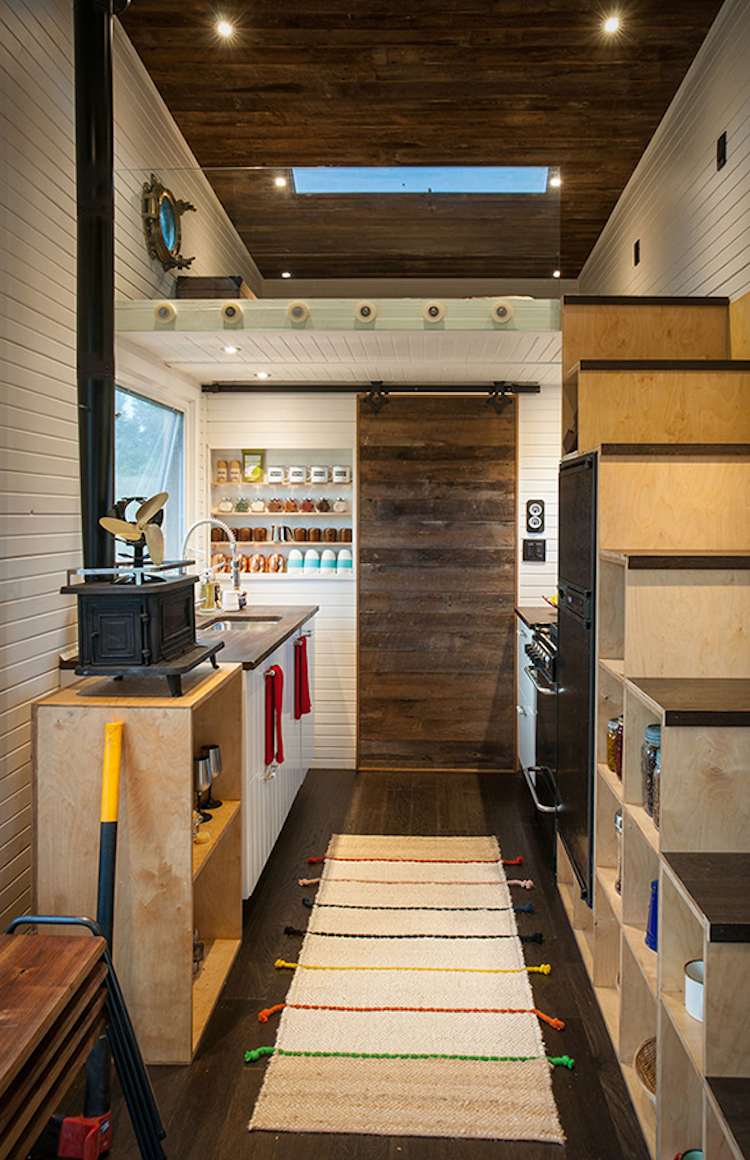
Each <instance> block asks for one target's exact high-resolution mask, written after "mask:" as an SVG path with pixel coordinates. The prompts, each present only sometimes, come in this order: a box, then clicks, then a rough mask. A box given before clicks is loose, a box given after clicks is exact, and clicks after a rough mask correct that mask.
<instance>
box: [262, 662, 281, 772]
mask: <svg viewBox="0 0 750 1160" xmlns="http://www.w3.org/2000/svg"><path fill="white" fill-rule="evenodd" d="M283 697H284V673H283V672H282V670H281V668H280V667H279V665H271V668H270V669H269V670H268V673H267V675H266V765H270V764H271V762H272V761H273V759H274V756H275V757H276V760H277V761H278V762H279V763H281V762H282V761H283V760H284V742H283V739H282V736H281V704H282V700H283ZM274 748H275V750H276V752H275V754H274Z"/></svg>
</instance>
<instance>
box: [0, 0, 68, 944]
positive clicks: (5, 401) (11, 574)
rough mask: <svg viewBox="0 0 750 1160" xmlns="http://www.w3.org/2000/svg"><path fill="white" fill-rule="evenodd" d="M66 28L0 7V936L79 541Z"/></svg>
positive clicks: (61, 14) (25, 858) (49, 17)
mask: <svg viewBox="0 0 750 1160" xmlns="http://www.w3.org/2000/svg"><path fill="white" fill-rule="evenodd" d="M71 20H72V5H70V4H68V3H65V2H64V0H57V2H56V3H49V4H44V5H42V4H38V3H35V2H34V0H28V3H25V2H24V0H13V3H10V2H9V0H8V2H4V3H0V110H1V115H0V204H2V214H3V237H2V243H0V285H1V286H2V291H3V295H2V300H1V302H0V327H2V330H1V331H0V333H1V334H2V341H3V348H2V349H3V362H2V367H1V368H0V376H1V381H0V390H1V392H2V405H1V409H0V417H1V421H2V435H1V440H2V443H1V446H0V454H1V455H2V467H1V468H0V503H1V504H2V507H1V508H0V511H2V549H1V551H2V564H1V565H0V567H1V568H2V571H0V622H1V627H0V642H2V656H1V657H0V746H1V747H2V748H1V749H0V930H1V929H4V927H5V926H6V924H7V922H9V921H10V919H11V918H12V917H14V915H15V914H18V913H21V912H22V911H23V910H24V909H26V908H27V907H28V905H29V901H30V894H29V887H30V857H29V842H30V824H31V806H30V798H31V788H30V764H29V761H30V747H29V702H30V701H31V700H33V698H35V697H39V696H41V695H42V694H43V693H46V692H48V691H49V690H51V689H54V688H55V687H56V686H57V680H58V677H57V654H58V652H59V650H60V649H61V648H64V647H65V646H67V645H68V644H70V643H72V641H73V639H74V616H73V612H72V609H71V608H70V605H69V602H68V601H67V600H66V599H64V598H63V597H61V596H60V595H59V594H58V589H59V588H60V586H61V584H63V583H64V581H65V569H66V568H72V567H76V566H77V565H78V563H79V539H80V532H79V500H78V432H77V411H76V388H75V171H74V160H73V133H74V130H73V69H72V48H71ZM72 772H73V771H72V770H71V773H72Z"/></svg>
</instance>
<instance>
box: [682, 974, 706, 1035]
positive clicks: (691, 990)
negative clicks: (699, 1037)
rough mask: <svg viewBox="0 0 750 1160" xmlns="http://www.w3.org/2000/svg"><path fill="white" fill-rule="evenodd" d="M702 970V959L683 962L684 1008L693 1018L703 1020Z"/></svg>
mask: <svg viewBox="0 0 750 1160" xmlns="http://www.w3.org/2000/svg"><path fill="white" fill-rule="evenodd" d="M703 970H704V963H703V960H702V959H693V960H692V962H689V963H685V1010H686V1011H687V1013H688V1015H692V1017H693V1019H698V1020H699V1021H700V1022H701V1023H702V1022H703Z"/></svg>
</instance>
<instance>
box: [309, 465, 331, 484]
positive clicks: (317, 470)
mask: <svg viewBox="0 0 750 1160" xmlns="http://www.w3.org/2000/svg"><path fill="white" fill-rule="evenodd" d="M330 478H331V469H330V468H329V467H323V466H318V467H311V468H310V480H309V482H310V483H328V481H329V479H330Z"/></svg>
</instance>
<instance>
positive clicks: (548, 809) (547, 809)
mask: <svg viewBox="0 0 750 1160" xmlns="http://www.w3.org/2000/svg"><path fill="white" fill-rule="evenodd" d="M521 769H522V771H523V776H524V778H525V779H526V784H527V786H528V787H529V791H530V793H531V798H532V801H533V802H534V805H535V807H536V809H537V810H538V811H539V813H540V814H559V813H560V811H561V810H562V803H561V802H557V804H556V805H554V806H546V805H545V804H544V802H540V801H539V795H538V794H537V792H536V785H535V784H534V782H533V781H532V779H531V774H532V773H546V774H548V775H549V777H550V780H551V779H552V774H551V773H550V771H549V769H547V766H546V765H528V766H526V765H523V766H522V767H521Z"/></svg>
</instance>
